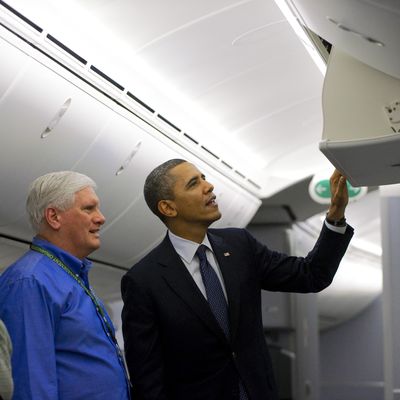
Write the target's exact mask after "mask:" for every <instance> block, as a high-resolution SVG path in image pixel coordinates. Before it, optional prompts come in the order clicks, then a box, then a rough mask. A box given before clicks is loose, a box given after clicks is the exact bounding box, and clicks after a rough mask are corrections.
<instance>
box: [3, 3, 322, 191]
mask: <svg viewBox="0 0 400 400" xmlns="http://www.w3.org/2000/svg"><path fill="white" fill-rule="evenodd" d="M8 3H9V4H10V5H11V6H13V7H15V8H16V9H17V10H18V11H20V12H22V13H23V14H24V15H25V16H27V17H28V18H31V19H32V20H33V21H34V22H35V23H38V24H39V25H40V26H41V27H43V28H44V29H45V30H47V32H49V33H51V34H52V35H53V36H55V37H56V38H57V39H58V40H60V41H61V42H63V43H65V44H67V45H68V46H69V47H70V48H72V49H73V50H74V51H76V52H77V53H78V54H80V55H81V56H82V57H84V58H86V59H88V58H90V59H91V62H92V63H93V64H95V65H98V66H99V68H100V69H102V70H104V71H107V72H109V73H110V74H111V76H112V77H113V78H114V79H116V80H117V81H121V83H122V84H123V83H126V82H127V81H128V80H130V83H131V84H132V86H130V87H131V88H132V87H134V90H135V92H134V94H135V95H139V97H140V98H143V99H145V101H146V103H147V104H149V105H150V106H152V105H156V106H157V107H159V108H161V109H162V110H164V113H165V114H166V117H167V118H168V119H169V120H170V121H172V122H173V123H174V124H175V125H177V126H179V127H182V126H183V127H184V128H185V130H186V131H188V132H189V133H190V134H191V136H194V137H196V138H201V141H202V142H203V143H205V145H206V146H207V147H208V148H210V149H211V150H212V151H214V152H216V153H217V154H219V155H221V156H222V157H223V158H224V159H226V160H228V162H229V163H231V164H234V165H238V166H239V168H240V169H241V171H242V172H243V173H244V174H245V175H246V176H248V177H249V178H250V179H251V180H252V181H254V182H256V183H257V184H258V185H259V186H261V190H260V193H259V196H260V197H262V198H265V197H268V196H270V195H272V194H274V193H276V192H278V191H279V190H281V189H284V188H285V187H287V186H289V185H291V184H292V183H294V182H296V181H298V180H301V179H304V178H305V177H307V176H310V175H311V174H313V173H314V172H315V171H316V170H317V169H318V168H319V167H320V166H324V167H326V165H329V164H328V162H327V161H326V160H325V158H324V156H323V155H322V154H320V152H319V150H318V142H319V140H320V138H321V132H322V111H321V93H322V84H323V75H322V73H321V72H320V70H319V69H318V68H317V66H316V65H315V63H314V62H313V60H312V58H311V57H310V55H309V53H308V52H307V50H306V48H305V46H304V44H303V43H302V42H301V41H300V39H299V38H298V36H297V35H296V34H295V32H294V30H293V29H292V27H291V26H290V24H289V23H288V22H287V20H286V18H285V16H284V15H283V14H282V12H281V11H280V8H279V7H278V6H277V4H276V3H275V1H274V0H242V1H232V0H231V1H229V0H203V1H201V2H199V1H194V0H185V1H178V0H168V1H165V0H148V1H146V2H143V1H141V2H139V1H132V0H115V1H111V0H110V1H106V0H103V1H99V0H96V1H94V0H76V1H68V2H66V1H58V2H54V1H51V0H36V1H35V2H32V1H28V0H9V1H8ZM71 31H73V32H74V33H75V36H73V35H72V36H71ZM68 35H70V36H68ZM139 63H140V64H143V65H144V66H148V68H146V67H144V68H142V69H141V71H139V72H138V71H137V66H138V65H139ZM152 85H153V87H151V86H152ZM130 90H132V89H130ZM160 93H161V94H160Z"/></svg>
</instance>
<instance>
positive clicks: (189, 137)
mask: <svg viewBox="0 0 400 400" xmlns="http://www.w3.org/2000/svg"><path fill="white" fill-rule="evenodd" d="M183 136H185V137H186V138H188V139H189V140H191V141H192V142H193V143H194V144H199V142H198V141H197V140H195V139H193V138H192V137H191V136H189V135H188V134H187V133H184V134H183Z"/></svg>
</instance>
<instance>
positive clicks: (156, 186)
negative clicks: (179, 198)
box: [143, 158, 187, 222]
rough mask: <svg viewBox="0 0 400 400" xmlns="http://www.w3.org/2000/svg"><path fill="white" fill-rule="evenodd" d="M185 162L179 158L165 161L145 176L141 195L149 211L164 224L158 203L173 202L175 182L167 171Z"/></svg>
mask: <svg viewBox="0 0 400 400" xmlns="http://www.w3.org/2000/svg"><path fill="white" fill-rule="evenodd" d="M184 162H187V161H186V160H182V159H180V158H174V159H172V160H168V161H165V162H164V163H162V164H161V165H159V166H158V167H156V168H154V169H153V171H151V172H150V174H149V175H148V176H147V178H146V181H145V183H144V188H143V194H144V199H145V200H146V203H147V205H148V207H149V208H150V210H151V211H152V212H153V213H154V214H155V215H157V217H159V218H160V219H161V221H163V222H164V215H162V214H161V213H160V211H159V210H158V203H159V202H160V201H161V200H173V199H174V193H173V185H174V183H175V180H174V179H173V177H172V176H171V175H170V173H169V171H170V170H171V169H172V168H175V167H176V166H177V165H179V164H182V163H184Z"/></svg>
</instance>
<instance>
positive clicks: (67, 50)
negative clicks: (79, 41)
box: [46, 34, 87, 65]
mask: <svg viewBox="0 0 400 400" xmlns="http://www.w3.org/2000/svg"><path fill="white" fill-rule="evenodd" d="M46 37H47V39H49V40H50V41H51V42H52V43H54V44H55V45H56V46H58V47H60V48H61V49H62V50H64V51H65V52H66V53H68V54H69V55H70V56H72V57H74V58H75V59H76V60H78V61H79V62H80V63H82V64H83V65H86V64H87V61H86V60H85V59H84V58H83V57H81V56H80V55H78V54H76V53H75V52H74V51H72V50H71V49H70V48H69V47H67V46H66V45H65V44H63V43H61V42H60V41H59V40H57V39H56V38H55V37H54V36H52V35H50V34H48V35H47V36H46Z"/></svg>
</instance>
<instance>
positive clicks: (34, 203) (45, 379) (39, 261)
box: [0, 171, 129, 400]
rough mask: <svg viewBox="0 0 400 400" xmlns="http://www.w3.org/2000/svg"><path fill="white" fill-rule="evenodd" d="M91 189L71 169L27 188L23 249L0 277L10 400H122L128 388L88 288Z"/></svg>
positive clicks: (94, 227) (97, 224)
mask: <svg viewBox="0 0 400 400" xmlns="http://www.w3.org/2000/svg"><path fill="white" fill-rule="evenodd" d="M95 187H96V185H95V183H94V181H93V180H92V179H90V178H89V177H87V176H86V175H82V174H79V173H77V172H72V171H61V172H54V173H49V174H46V175H44V176H41V177H39V178H37V179H36V180H35V181H34V182H33V183H32V185H31V187H30V190H29V195H28V199H27V211H28V214H29V217H30V221H31V225H32V227H33V228H34V230H35V231H36V233H37V234H36V236H35V237H34V238H33V242H32V245H31V249H30V250H29V251H28V252H27V253H25V255H23V256H22V257H21V258H20V259H19V260H17V261H16V262H15V263H14V264H12V265H11V266H10V267H9V268H7V270H6V271H5V272H4V273H3V274H2V276H0V318H2V319H3V321H4V323H5V324H6V326H7V328H8V330H9V333H10V336H11V339H12V342H13V346H14V353H13V357H12V368H13V376H14V384H15V392H14V399H15V400H17V399H40V400H47V399H48V400H50V399H51V400H53V399H68V400H78V399H96V400H106V399H107V400H110V399H115V400H117V399H118V400H126V399H128V398H129V383H128V379H127V376H126V373H125V369H124V364H123V359H122V356H121V353H120V351H119V348H118V345H117V342H116V340H115V335H114V328H113V325H112V322H111V320H110V318H109V316H108V315H107V313H106V310H105V308H104V306H103V304H102V303H101V301H100V300H99V299H98V298H97V297H96V296H95V295H94V293H93V291H92V290H91V288H90V286H89V281H88V271H89V269H90V267H91V262H90V261H89V260H87V259H86V257H87V256H88V255H89V254H90V253H92V252H93V251H94V250H96V249H97V248H99V246H100V236H99V232H100V228H101V226H102V225H103V224H104V222H105V218H104V216H103V214H102V213H101V211H100V208H99V207H100V204H99V199H98V197H97V195H96V193H95Z"/></svg>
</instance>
